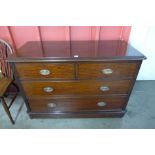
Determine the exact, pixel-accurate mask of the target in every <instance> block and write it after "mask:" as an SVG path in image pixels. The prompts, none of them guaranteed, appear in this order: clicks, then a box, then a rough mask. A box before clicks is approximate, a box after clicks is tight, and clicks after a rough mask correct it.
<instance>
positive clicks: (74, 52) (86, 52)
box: [8, 40, 146, 62]
mask: <svg viewBox="0 0 155 155" xmlns="http://www.w3.org/2000/svg"><path fill="white" fill-rule="evenodd" d="M145 58H146V57H145V56H144V55H143V54H141V53H140V52H139V51H138V50H136V49H135V48H134V47H132V46H131V45H129V44H128V43H126V42H125V41H121V40H105V41H70V42H69V41H44V42H39V41H31V42H27V43H25V44H24V45H23V46H22V47H21V48H19V49H18V50H17V51H16V52H15V53H13V54H12V55H10V56H9V58H8V60H9V61H10V62H14V61H17V62H23V61H24V62H33V61H34V62H36V61H42V62H44V61H107V60H142V59H145Z"/></svg>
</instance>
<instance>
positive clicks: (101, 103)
mask: <svg viewBox="0 0 155 155" xmlns="http://www.w3.org/2000/svg"><path fill="white" fill-rule="evenodd" d="M106 105H107V103H105V102H98V103H97V106H99V107H104V106H106Z"/></svg>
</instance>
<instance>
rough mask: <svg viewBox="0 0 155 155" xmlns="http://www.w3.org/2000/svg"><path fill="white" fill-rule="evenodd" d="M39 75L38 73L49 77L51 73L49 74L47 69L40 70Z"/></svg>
mask: <svg viewBox="0 0 155 155" xmlns="http://www.w3.org/2000/svg"><path fill="white" fill-rule="evenodd" d="M39 73H40V74H41V75H49V74H50V73H51V72H50V70H48V69H41V70H40V71H39Z"/></svg>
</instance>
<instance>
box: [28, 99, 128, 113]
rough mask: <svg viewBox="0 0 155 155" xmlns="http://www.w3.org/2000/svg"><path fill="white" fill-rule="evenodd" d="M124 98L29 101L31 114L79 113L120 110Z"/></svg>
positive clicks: (124, 100) (123, 103) (124, 101)
mask: <svg viewBox="0 0 155 155" xmlns="http://www.w3.org/2000/svg"><path fill="white" fill-rule="evenodd" d="M126 102H127V98H126V97H105V98H91V97H90V98H74V99H29V104H30V108H31V111H32V112H45V113H46V112H80V111H99V110H101V111H102V110H120V109H122V108H123V107H124V106H125V104H126Z"/></svg>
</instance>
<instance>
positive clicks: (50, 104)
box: [47, 103, 57, 108]
mask: <svg viewBox="0 0 155 155" xmlns="http://www.w3.org/2000/svg"><path fill="white" fill-rule="evenodd" d="M47 106H48V107H49V108H55V107H56V106H57V105H56V103H48V104H47Z"/></svg>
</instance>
